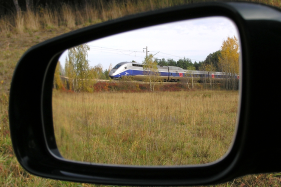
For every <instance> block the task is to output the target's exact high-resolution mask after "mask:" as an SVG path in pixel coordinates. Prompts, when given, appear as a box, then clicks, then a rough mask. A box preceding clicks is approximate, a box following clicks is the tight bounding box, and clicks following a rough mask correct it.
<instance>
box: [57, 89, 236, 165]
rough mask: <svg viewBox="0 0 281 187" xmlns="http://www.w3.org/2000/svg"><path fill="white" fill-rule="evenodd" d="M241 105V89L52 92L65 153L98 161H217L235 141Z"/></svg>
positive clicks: (80, 159)
mask: <svg viewBox="0 0 281 187" xmlns="http://www.w3.org/2000/svg"><path fill="white" fill-rule="evenodd" d="M237 109H238V91H208V90H206V91H179V92H145V93H119V92H103V93H65V92H60V91H56V90H54V92H53V119H54V127H55V135H56V141H57V144H58V147H59V150H60V152H61V154H62V156H63V157H65V158H67V159H71V160H78V161H86V162H94V163H108V164H126V165H187V164H203V163H209V162H212V161H215V160H217V159H219V158H221V157H222V156H223V155H224V154H225V153H226V152H227V150H228V149H229V147H230V145H231V142H232V140H233V135H234V132H235V125H236V116H237Z"/></svg>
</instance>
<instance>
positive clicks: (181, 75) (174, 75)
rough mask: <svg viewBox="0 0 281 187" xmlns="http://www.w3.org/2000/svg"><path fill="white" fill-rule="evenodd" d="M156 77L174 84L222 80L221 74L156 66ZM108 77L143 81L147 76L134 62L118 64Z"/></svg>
mask: <svg viewBox="0 0 281 187" xmlns="http://www.w3.org/2000/svg"><path fill="white" fill-rule="evenodd" d="M157 68H158V76H159V78H161V80H163V81H164V82H166V81H167V82H168V81H169V82H174V81H180V80H182V79H185V78H186V77H191V76H192V77H194V78H201V79H202V78H207V77H208V78H224V77H225V73H223V72H208V71H195V70H185V69H182V68H180V67H176V66H157ZM109 76H110V78H112V79H120V78H122V77H123V76H131V77H133V78H134V79H135V80H144V79H145V78H146V76H147V71H146V70H144V69H143V64H138V63H134V62H120V63H118V64H117V65H116V66H115V67H114V68H113V69H112V70H111V71H110V72H109Z"/></svg>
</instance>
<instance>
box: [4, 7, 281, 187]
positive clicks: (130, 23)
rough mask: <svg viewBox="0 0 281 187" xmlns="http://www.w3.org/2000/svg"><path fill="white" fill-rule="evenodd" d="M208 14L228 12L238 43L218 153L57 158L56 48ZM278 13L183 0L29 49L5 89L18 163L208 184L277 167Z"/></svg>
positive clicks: (84, 174) (54, 173)
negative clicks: (145, 158) (148, 160)
mask: <svg viewBox="0 0 281 187" xmlns="http://www.w3.org/2000/svg"><path fill="white" fill-rule="evenodd" d="M209 16H224V17H227V18H229V19H231V20H232V21H233V22H234V23H235V24H236V26H237V28H238V31H239V34H240V41H241V49H242V51H241V53H242V62H243V63H242V65H241V70H240V71H241V77H240V79H241V81H240V88H241V89H240V97H241V98H240V106H239V114H238V115H239V117H238V127H237V130H236V135H235V140H234V142H233V145H232V147H231V149H230V150H229V152H228V153H227V154H226V156H225V157H223V158H222V159H220V160H218V161H216V162H213V163H209V164H204V165H191V166H171V167H143V166H142V167H141V166H119V165H104V164H88V163H81V162H74V161H69V160H65V159H63V158H62V156H61V155H60V153H59V151H58V149H57V145H56V142H55V137H54V129H53V120H52V85H53V75H54V71H55V67H56V63H57V61H58V58H59V56H60V55H61V53H62V51H64V50H66V49H67V48H70V47H73V46H76V45H79V44H82V43H85V42H88V41H90V40H96V39H99V38H103V37H106V36H110V35H113V34H117V33H121V32H125V31H129V30H134V29H138V28H143V27H148V26H153V25H157V24H162V23H168V22H173V21H180V20H186V19H193V18H201V17H209ZM280 20H281V12H280V10H278V9H276V8H272V7H268V6H265V5H261V4H252V3H235V2H232V3H202V4H194V5H184V6H179V7H173V8H168V9H163V10H157V11H152V12H147V13H142V14H137V15H132V16H128V17H124V18H120V19H116V20H112V21H108V22H105V23H101V24H97V25H93V26H89V27H86V28H83V29H79V30H76V31H74V32H70V33H67V34H64V35H62V36H59V37H56V38H53V39H51V40H48V41H45V42H43V43H41V44H38V45H36V46H34V47H32V48H30V49H29V50H28V51H27V52H26V53H25V54H24V55H23V57H22V58H21V59H20V61H19V63H18V65H17V67H16V69H15V72H14V76H13V79H12V84H11V89H10V106H9V120H10V130H11V137H12V143H13V147H14V151H15V154H16V156H17V159H18V161H19V163H20V164H21V165H22V167H23V168H24V169H26V170H27V171H28V172H30V173H32V174H34V175H37V176H42V177H46V178H53V179H59V180H68V181H75V182H86V183H96V184H112V185H113V184H118V185H207V184H208V185H210V184H215V183H222V182H225V181H228V180H231V179H233V178H235V177H239V176H243V175H246V174H254V173H261V172H277V171H281V162H280V161H279V158H280V157H281V150H280V149H279V145H280V143H281V140H280V127H279V124H278V123H279V121H280V119H279V111H278V110H277V109H276V108H278V106H279V105H280V96H279V95H280V94H279V93H278V92H277V91H274V90H273V91H271V89H274V88H275V87H276V86H277V85H278V84H279V79H278V78H279V66H280V65H279V63H278V61H279V59H280V57H279V53H280V50H281V47H280V46H281V37H280V36H279V35H280V33H281V22H280ZM269 63H271V67H270V69H269V70H268V71H266V70H265V69H266V68H268V67H265V64H269ZM34 69H35V71H34ZM269 73H270V74H269ZM30 80H32V82H33V84H32V85H31V84H28V82H29V81H30Z"/></svg>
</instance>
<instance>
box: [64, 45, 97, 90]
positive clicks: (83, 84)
mask: <svg viewBox="0 0 281 187" xmlns="http://www.w3.org/2000/svg"><path fill="white" fill-rule="evenodd" d="M88 50H90V47H89V46H88V45H86V44H82V45H79V46H76V47H73V48H70V49H68V57H67V58H66V63H65V73H66V76H67V77H68V80H69V83H70V88H71V87H72V89H73V90H74V91H76V92H80V91H88V92H91V91H92V85H93V83H94V77H93V75H92V74H91V72H90V66H89V62H88V59H87V56H88V52H87V51H88Z"/></svg>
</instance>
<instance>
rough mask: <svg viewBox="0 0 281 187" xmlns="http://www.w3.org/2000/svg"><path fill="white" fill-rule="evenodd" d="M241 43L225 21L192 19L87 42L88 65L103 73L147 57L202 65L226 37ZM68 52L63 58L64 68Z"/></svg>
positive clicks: (233, 28)
mask: <svg viewBox="0 0 281 187" xmlns="http://www.w3.org/2000/svg"><path fill="white" fill-rule="evenodd" d="M233 36H235V37H236V38H238V39H239V34H238V30H237V27H236V25H235V24H234V23H233V22H232V21H231V20H230V19H228V18H225V17H208V18H200V19H191V20H186V21H178V22H173V23H167V24H162V25H157V26H153V27H146V28H143V29H138V30H133V31H128V32H125V33H121V34H116V35H112V36H109V37H106V38H102V39H98V40H95V41H91V42H88V43H87V45H88V46H89V47H90V50H89V51H88V60H89V65H90V66H92V67H94V66H96V65H99V64H100V65H101V66H102V67H103V70H105V69H108V68H109V66H110V64H111V66H112V67H114V66H115V65H116V64H118V63H119V62H131V61H132V60H134V61H136V62H137V63H142V62H143V60H144V58H145V56H146V49H145V48H146V47H147V49H148V54H152V55H153V56H154V58H156V59H162V58H165V59H166V60H167V59H173V60H175V61H177V60H179V59H183V58H189V59H191V61H192V62H193V63H194V62H195V61H197V62H198V61H203V60H205V58H206V57H207V56H208V55H209V54H210V53H213V52H215V51H217V50H220V49H221V46H222V43H223V41H224V40H226V39H227V37H233ZM66 57H67V50H66V51H65V52H64V53H63V54H62V56H61V57H60V60H59V61H60V62H61V65H62V66H63V67H64V64H65V59H66Z"/></svg>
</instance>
